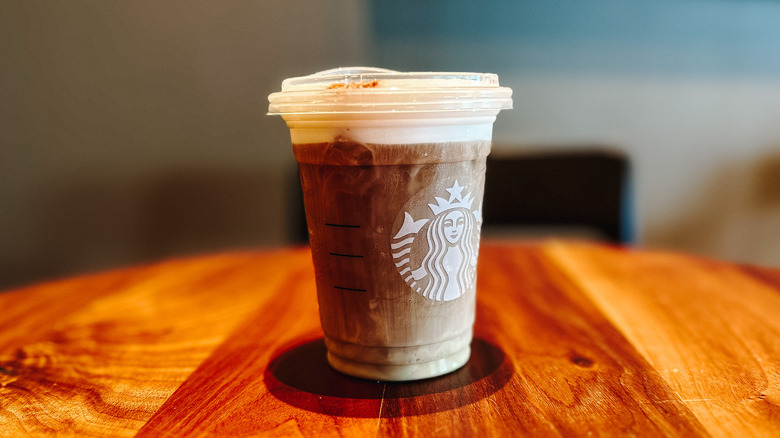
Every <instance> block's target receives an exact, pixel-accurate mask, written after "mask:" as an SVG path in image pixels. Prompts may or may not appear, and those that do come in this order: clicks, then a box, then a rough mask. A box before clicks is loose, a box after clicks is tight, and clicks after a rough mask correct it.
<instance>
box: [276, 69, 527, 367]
mask: <svg viewBox="0 0 780 438" xmlns="http://www.w3.org/2000/svg"><path fill="white" fill-rule="evenodd" d="M511 96H512V91H511V90H510V89H508V88H505V87H500V86H499V85H498V77H497V76H496V75H493V74H481V73H400V72H393V71H389V70H384V69H376V68H363V67H355V68H340V69H334V70H328V71H324V72H320V73H317V74H313V75H311V76H305V77H299V78H291V79H287V80H285V81H284V82H283V83H282V91H281V92H278V93H273V94H271V95H270V96H269V97H268V99H269V102H270V105H269V114H272V115H281V116H282V117H283V118H284V120H285V121H286V123H287V125H288V127H289V128H290V137H291V140H292V146H293V152H294V154H295V158H296V160H297V162H298V165H299V170H300V176H301V185H302V188H303V194H304V206H305V209H306V220H307V225H308V229H309V242H310V245H311V252H312V259H313V262H314V269H315V274H316V282H317V299H318V303H319V311H320V321H321V324H322V328H323V331H324V333H325V344H326V346H327V349H328V361H329V363H330V364H331V366H333V367H334V368H335V369H337V370H338V371H341V372H343V373H345V374H349V375H352V376H357V377H363V378H368V379H376V380H386V381H401V380H416V379H424V378H428V377H434V376H438V375H442V374H445V373H448V372H451V371H454V370H456V369H458V368H460V367H462V366H463V365H464V364H465V363H466V362H467V361H468V359H469V356H470V343H471V339H472V332H473V324H474V315H475V303H476V267H477V260H478V253H479V235H480V227H481V224H482V214H481V210H482V194H483V190H484V176H485V158H486V157H487V155H488V153H489V152H490V144H491V137H492V131H493V122H494V121H495V118H496V115H497V114H498V112H499V111H500V110H502V109H508V108H511V107H512V99H511ZM291 305H295V304H294V303H291Z"/></svg>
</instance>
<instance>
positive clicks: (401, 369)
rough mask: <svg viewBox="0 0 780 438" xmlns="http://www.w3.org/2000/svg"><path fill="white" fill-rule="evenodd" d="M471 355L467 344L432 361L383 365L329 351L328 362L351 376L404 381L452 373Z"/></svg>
mask: <svg viewBox="0 0 780 438" xmlns="http://www.w3.org/2000/svg"><path fill="white" fill-rule="evenodd" d="M470 356H471V347H470V346H469V345H466V347H465V348H463V349H461V350H458V351H456V352H454V353H452V354H450V355H447V356H445V357H442V358H439V359H436V360H432V361H430V362H422V363H414V364H405V365H382V364H372V363H365V362H357V361H353V360H350V359H346V358H343V357H340V356H336V355H334V354H332V353H331V352H330V351H329V352H328V363H330V365H331V366H332V367H333V368H334V369H336V370H337V371H340V372H342V373H344V374H348V375H350V376H354V377H360V378H363V379H370V380H381V381H387V382H403V381H409V380H421V379H428V378H430V377H437V376H441V375H444V374H447V373H451V372H453V371H455V370H457V369H458V368H461V367H462V366H463V365H465V364H466V362H468V360H469V357H470Z"/></svg>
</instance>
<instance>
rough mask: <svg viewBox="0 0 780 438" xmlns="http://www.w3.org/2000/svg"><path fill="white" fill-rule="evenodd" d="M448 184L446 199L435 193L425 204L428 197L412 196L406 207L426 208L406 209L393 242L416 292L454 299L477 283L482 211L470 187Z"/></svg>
mask: <svg viewBox="0 0 780 438" xmlns="http://www.w3.org/2000/svg"><path fill="white" fill-rule="evenodd" d="M445 190H446V191H447V192H449V197H448V199H444V198H440V197H438V196H435V197H434V198H435V199H434V200H432V201H435V203H430V204H427V208H425V204H426V203H425V202H414V201H415V200H414V199H413V200H410V201H409V202H408V203H407V207H409V206H414V205H421V206H422V207H423V208H422V209H420V208H417V210H418V211H417V212H415V211H413V212H412V213H410V212H409V209H410V208H407V211H404V212H403V222H402V223H401V226H400V228H399V229H398V232H397V233H396V234H395V236H393V241H392V243H391V245H390V248H391V250H392V255H393V261H394V263H395V266H396V268H398V273H399V274H401V277H403V279H404V281H406V283H407V284H408V285H409V286H410V287H411V288H412V290H414V291H415V292H417V293H419V294H421V295H422V296H424V297H426V298H430V299H432V300H436V301H451V300H454V299H456V298H458V297H460V296H462V295H463V294H464V293H466V292H467V291H468V290H470V289H472V288H473V287H474V282H475V280H476V278H475V277H476V267H477V252H478V250H479V228H480V226H481V223H482V214H481V211H480V210H479V209H477V210H472V204H473V203H474V198H473V197H472V193H470V192H468V191H467V190H468V189H467V187H465V186H461V185H459V184H458V181H457V180H456V181H455V183H454V184H453V185H452V187H450V188H448V189H445ZM464 191H466V193H465V194H464ZM415 213H416V214H418V217H417V218H416V219H415V217H413V214H415ZM426 216H427V217H426ZM399 220H400V217H399V219H397V220H396V222H399Z"/></svg>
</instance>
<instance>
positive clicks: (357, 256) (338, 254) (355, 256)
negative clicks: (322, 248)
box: [328, 252, 363, 259]
mask: <svg viewBox="0 0 780 438" xmlns="http://www.w3.org/2000/svg"><path fill="white" fill-rule="evenodd" d="M328 254H330V255H332V256H337V257H349V258H353V259H362V258H363V256H362V255H358V254H341V253H338V252H329V253H328Z"/></svg>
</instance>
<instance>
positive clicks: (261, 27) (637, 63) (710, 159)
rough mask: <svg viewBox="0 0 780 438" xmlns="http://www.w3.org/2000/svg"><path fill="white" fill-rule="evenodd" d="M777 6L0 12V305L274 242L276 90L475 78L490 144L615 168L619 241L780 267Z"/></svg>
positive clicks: (281, 130) (291, 171) (730, 0)
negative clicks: (397, 73) (53, 283)
mask: <svg viewBox="0 0 780 438" xmlns="http://www.w3.org/2000/svg"><path fill="white" fill-rule="evenodd" d="M778 23H780V2H776V1H770V0H765V1H759V0H588V1H585V0H580V1H574V0H568V1H567V0H492V1H480V2H474V1H466V0H453V1H441V0H433V1H425V2H421V1H418V0H400V1H399V0H396V1H382V0H344V1H328V0H316V1H315V0H312V1H304V0H264V1H238V0H228V1H220V2H217V1H209V2H206V1H187V2H184V1H163V2H160V1H133V2H97V1H80V0H71V1H68V2H60V1H53V0H52V1H35V0H33V1H29V0H28V1H13V0H7V1H3V2H2V3H0V289H7V288H11V287H15V286H20V285H23V284H27V283H32V282H37V281H42V280H46V279H51V278H56V277H61V276H66V275H74V274H79V273H84V272H91V271H96V270H102V269H109V268H113V267H118V266H123V265H127V264H136V263H146V262H151V261H154V260H159V259H162V258H167V257H174V256H182V255H188V254H198V253H207V252H215V251H225V250H233V249H255V248H266V247H278V246H283V245H286V244H288V243H289V242H291V239H292V238H293V237H292V236H294V235H295V233H296V231H295V230H291V228H292V227H293V226H294V225H293V222H291V221H290V219H289V217H290V214H291V213H290V212H295V211H297V208H298V206H297V205H296V202H297V198H294V197H292V196H290V193H291V185H292V184H294V183H295V172H296V165H295V161H294V159H293V156H292V152H291V148H290V145H289V135H288V132H287V129H286V127H285V125H284V123H283V122H282V120H281V119H280V118H276V117H268V116H266V115H265V113H266V110H267V95H268V94H269V93H270V92H273V91H276V90H278V89H279V87H280V84H281V81H282V80H283V79H284V78H286V77H289V76H298V75H305V74H309V73H313V72H316V71H320V70H324V69H328V68H332V67H336V66H351V65H376V66H381V67H386V68H391V69H396V70H451V71H488V72H495V73H498V74H499V76H500V79H501V83H502V85H506V86H509V87H511V88H513V89H514V96H515V109H514V110H511V111H506V112H502V113H501V114H500V115H499V117H498V120H497V122H496V125H495V134H494V140H495V142H496V143H497V144H501V145H504V146H506V147H519V148H541V149H544V148H558V147H562V146H563V147H567V148H577V147H579V145H593V144H602V145H607V146H609V147H610V148H612V149H615V150H618V151H620V152H622V153H624V154H625V155H626V156H627V157H628V158H629V159H630V161H631V166H632V170H633V171H632V175H631V176H632V192H633V206H634V209H635V213H634V220H635V229H636V240H635V243H636V245H638V246H641V247H648V248H664V249H672V250H679V251H686V252H690V253H695V254H700V255H705V256H710V257H717V258H722V259H727V260H732V261H737V262H742V263H752V264H761V265H769V266H780V246H779V245H777V244H776V243H775V238H776V236H780V26H778Z"/></svg>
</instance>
